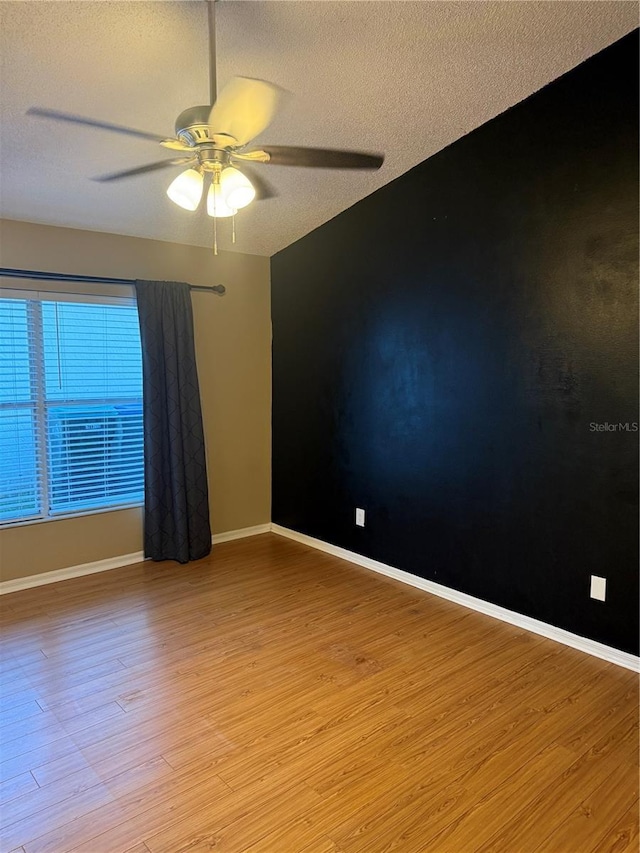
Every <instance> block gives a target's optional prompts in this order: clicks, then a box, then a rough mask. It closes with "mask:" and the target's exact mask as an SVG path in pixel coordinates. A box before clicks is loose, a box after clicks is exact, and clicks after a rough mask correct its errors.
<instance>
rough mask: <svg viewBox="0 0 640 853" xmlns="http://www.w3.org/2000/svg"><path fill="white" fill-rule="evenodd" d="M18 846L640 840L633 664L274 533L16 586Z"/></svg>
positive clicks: (373, 851)
mask: <svg viewBox="0 0 640 853" xmlns="http://www.w3.org/2000/svg"><path fill="white" fill-rule="evenodd" d="M1 604H2V608H3V611H4V628H3V639H2V644H1V649H2V707H1V711H0V739H1V743H2V751H1V755H0V772H1V776H0V796H1V798H2V832H1V839H2V841H1V849H2V851H4V853H9V851H11V853H14V851H15V853H70V851H74V852H75V853H182V851H189V853H201V851H212V850H215V851H216V853H383V851H384V853H387V852H388V851H397V853H425V851H429V853H431V851H436V853H489V851H496V853H497V851H500V853H622V851H628V853H631V851H637V850H638V766H637V756H638V686H637V676H636V675H634V674H633V673H631V672H627V671H625V670H623V669H620V668H617V667H615V666H613V665H612V664H608V663H604V662H602V661H599V660H596V659H594V658H591V657H588V656H586V655H583V654H582V653H580V652H577V651H574V650H572V649H568V648H565V647H563V646H560V645H558V644H556V643H553V642H551V641H550V640H545V639H543V638H541V637H537V636H535V635H533V634H529V633H526V632H524V631H520V630H518V629H516V628H514V627H512V626H509V625H505V624H503V623H500V622H497V621H495V620H493V619H490V618H489V617H485V616H482V615H480V614H477V613H473V612H471V611H468V610H465V609H463V608H461V607H458V606H457V605H454V604H451V603H449V602H445V601H443V600H440V599H437V598H434V597H431V596H429V595H428V594H426V593H423V592H421V591H419V590H414V589H411V588H410V587H406V586H403V585H401V584H399V583H397V582H395V581H392V580H389V579H387V578H384V577H380V576H377V575H374V574H372V573H370V572H368V571H366V570H365V569H360V568H358V567H356V566H353V565H351V564H348V563H344V562H342V561H340V560H338V559H335V558H333V557H330V556H328V555H325V554H322V553H319V552H317V551H313V550H311V549H308V548H306V547H304V546H302V545H299V544H298V543H294V542H291V541H289V540H286V539H283V538H280V537H278V536H275V535H273V534H265V535H262V536H256V537H253V538H251V539H245V540H240V541H236V542H229V543H226V544H223V545H219V546H217V547H216V548H215V549H214V552H213V554H212V556H211V557H210V558H208V559H206V560H202V561H200V562H198V563H193V564H190V565H188V566H179V565H177V564H174V563H162V564H154V563H144V564H139V565H136V566H131V567H127V568H124V569H117V570H114V571H111V572H106V573H103V574H100V575H91V576H88V577H84V578H77V579H74V580H69V581H64V582H62V583H58V584H52V585H49V586H44V587H39V588H37V589H31V590H24V591H22V592H17V593H13V594H11V595H7V596H3V599H2V602H1Z"/></svg>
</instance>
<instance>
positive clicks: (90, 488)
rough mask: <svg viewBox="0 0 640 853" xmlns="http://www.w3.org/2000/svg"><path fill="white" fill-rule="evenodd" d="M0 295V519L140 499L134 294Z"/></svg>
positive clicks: (139, 405)
mask: <svg viewBox="0 0 640 853" xmlns="http://www.w3.org/2000/svg"><path fill="white" fill-rule="evenodd" d="M11 293H12V296H11V297H10V298H2V299H0V522H5V523H6V522H10V521H22V520H27V519H36V518H47V517H52V516H56V515H66V514H70V513H77V512H90V511H91V510H95V509H98V508H105V507H111V506H122V505H127V504H132V503H139V502H140V501H142V499H143V461H142V453H143V437H142V364H141V353H140V334H139V329H138V317H137V310H136V306H135V303H134V302H133V300H121V299H113V298H108V297H104V298H102V297H100V298H99V297H86V296H85V297H72V296H69V295H64V296H61V295H58V296H54V295H53V294H36V295H32V294H28V295H27V297H26V298H13V295H15V293H16V292H15V291H12V292H11Z"/></svg>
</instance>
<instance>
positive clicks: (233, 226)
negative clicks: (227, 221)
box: [231, 213, 236, 243]
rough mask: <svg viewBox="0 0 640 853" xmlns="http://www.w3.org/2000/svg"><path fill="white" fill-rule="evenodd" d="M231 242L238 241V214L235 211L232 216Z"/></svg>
mask: <svg viewBox="0 0 640 853" xmlns="http://www.w3.org/2000/svg"><path fill="white" fill-rule="evenodd" d="M231 242H232V243H235V242H236V215H235V213H234V214H233V216H232V217H231Z"/></svg>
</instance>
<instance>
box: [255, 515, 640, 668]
mask: <svg viewBox="0 0 640 853" xmlns="http://www.w3.org/2000/svg"><path fill="white" fill-rule="evenodd" d="M271 530H272V532H273V533H277V534H278V535H279V536H286V537H287V538H288V539H294V540H295V541H296V542H301V543H302V544H303V545H308V546H309V547H311V548H316V549H317V550H318V551H324V552H325V553H327V554H332V555H333V556H334V557H340V559H342V560H347V561H348V562H350V563H356V564H357V565H358V566H363V567H364V568H365V569H371V570H372V571H374V572H378V573H379V574H381V575H386V576H387V577H389V578H393V579H394V580H397V581H401V582H402V583H406V584H409V585H410V586H414V587H417V588H418V589H422V590H424V591H425V592H430V593H431V594H432V595H437V596H438V597H439V598H446V599H447V601H453V602H455V603H456V604H461V605H462V606H463V607H468V608H469V609H471V610H476V611H478V612H479V613H484V614H485V615H486V616H493V618H494V619H500V620H501V621H502V622H508V623H509V624H510V625H515V626H516V627H518V628H524V629H525V630H527V631H531V632H532V633H534V634H540V636H542V637H546V638H547V639H549V640H555V641H556V642H558V643H562V644H563V645H565V646H570V647H571V648H572V649H578V650H579V651H581V652H586V654H588V655H593V656H594V657H597V658H601V659H602V660H606V661H608V662H609V663H614V664H617V665H618V666H622V667H624V668H625V669H631V670H633V671H634V672H639V671H640V658H637V657H636V656H635V655H632V654H629V653H628V652H622V651H620V650H619V649H614V648H613V647H612V646H606V645H605V644H604V643H598V642H596V641H595V640H590V639H588V638H587V637H581V636H579V635H578V634H572V633H571V631H565V630H564V629H563V628H556V627H555V626H554V625H549V624H548V623H547V622H541V621H540V620H538V619H532V618H531V617H530V616H523V615H522V614H521V613H516V612H515V611H514V610H507V608H506V607H500V606H499V605H497V604H491V603H490V602H488V601H483V600H482V599H481V598H475V597H474V596H473V595H467V594H466V593H465V592H458V590H455V589H451V588H450V587H448V586H443V585H442V584H439V583H435V582H434V581H429V580H425V579H424V578H421V577H418V576H417V575H412V574H411V573H410V572H404V571H402V569H394V568H393V566H387V565H386V564H385V563H379V562H378V561H377V560H372V559H370V558H369V557H364V556H362V554H356V553H355V552H354V551H347V550H346V549H345V548H339V547H338V546H337V545H330V544H329V543H328V542H323V541H322V540H321V539H314V538H313V537H312V536H307V535H306V534H304V533H298V532H297V531H295V530H290V529H289V528H288V527H281V526H280V525H279V524H272V525H271Z"/></svg>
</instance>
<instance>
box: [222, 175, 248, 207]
mask: <svg viewBox="0 0 640 853" xmlns="http://www.w3.org/2000/svg"><path fill="white" fill-rule="evenodd" d="M220 187H221V189H222V196H223V198H224V200H225V202H226V203H227V205H228V207H232V208H234V209H235V210H240V208H241V207H246V206H247V205H248V204H251V202H252V201H253V200H254V198H255V197H256V191H255V189H254V188H253V184H252V183H251V181H250V180H249V178H247V177H245V175H243V174H242V172H240V171H239V170H238V169H234V168H233V166H228V167H227V168H226V169H225V170H224V171H223V173H222V175H220Z"/></svg>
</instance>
